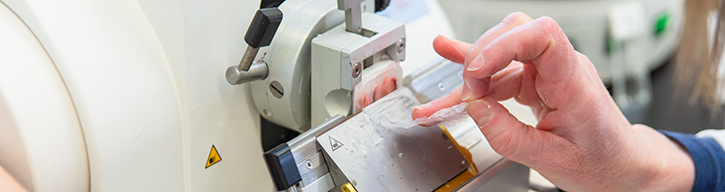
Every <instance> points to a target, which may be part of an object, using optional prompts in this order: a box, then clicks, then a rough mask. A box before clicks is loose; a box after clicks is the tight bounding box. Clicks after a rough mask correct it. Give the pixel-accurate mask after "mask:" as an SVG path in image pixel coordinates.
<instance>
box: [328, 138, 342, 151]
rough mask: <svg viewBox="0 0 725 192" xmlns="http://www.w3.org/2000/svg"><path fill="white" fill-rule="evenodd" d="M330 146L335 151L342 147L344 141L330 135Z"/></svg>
mask: <svg viewBox="0 0 725 192" xmlns="http://www.w3.org/2000/svg"><path fill="white" fill-rule="evenodd" d="M330 146H331V147H332V151H335V150H337V149H339V148H340V147H342V142H340V141H338V140H337V139H335V138H332V137H330Z"/></svg>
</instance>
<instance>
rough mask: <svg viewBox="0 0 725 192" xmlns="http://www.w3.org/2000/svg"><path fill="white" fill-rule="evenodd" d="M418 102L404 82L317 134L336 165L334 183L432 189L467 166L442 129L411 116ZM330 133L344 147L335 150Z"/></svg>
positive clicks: (378, 188)
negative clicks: (400, 86) (413, 119)
mask: <svg viewBox="0 0 725 192" xmlns="http://www.w3.org/2000/svg"><path fill="white" fill-rule="evenodd" d="M419 104H420V103H419V102H418V101H417V99H416V98H415V97H414V96H413V93H412V92H410V90H409V89H407V88H402V89H399V90H397V91H395V92H393V93H391V94H390V95H388V96H386V97H384V99H383V100H380V101H378V102H375V103H373V104H372V105H370V106H368V107H367V108H365V110H364V111H363V112H361V113H359V114H357V115H355V116H353V117H351V118H349V119H348V120H346V121H345V122H343V123H341V124H340V125H338V126H336V127H335V128H334V129H331V130H329V131H327V132H325V133H323V134H321V135H320V136H318V138H317V142H318V143H319V145H320V146H321V147H322V148H323V150H324V154H326V156H325V158H326V159H327V162H328V163H331V162H332V163H334V164H335V165H336V167H337V168H336V170H333V168H331V172H332V173H333V175H332V176H333V180H334V181H335V183H347V182H350V183H352V184H353V185H354V187H355V188H356V189H357V190H359V191H416V190H417V191H433V190H435V189H436V188H438V187H439V186H440V185H442V184H444V183H446V182H447V181H448V180H450V179H451V178H453V177H455V176H456V175H458V174H459V173H461V172H463V171H464V170H466V169H467V168H468V167H469V164H468V162H467V161H466V159H465V158H464V157H463V155H461V153H460V152H459V151H458V150H457V149H456V148H455V147H452V146H453V145H454V144H453V143H452V142H451V140H450V139H449V138H448V137H447V136H446V135H445V133H444V132H443V131H442V130H441V129H439V128H437V127H420V126H417V125H415V124H414V123H413V122H412V120H411V119H410V112H411V111H412V107H414V106H416V105H419ZM406 118H407V119H406ZM331 138H334V139H335V140H338V141H339V142H341V143H342V147H340V148H339V149H337V150H334V151H333V148H334V146H333V145H331V144H330V142H329V141H330V139H331ZM336 171H339V173H340V175H337V174H335V172H336Z"/></svg>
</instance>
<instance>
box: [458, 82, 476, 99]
mask: <svg viewBox="0 0 725 192" xmlns="http://www.w3.org/2000/svg"><path fill="white" fill-rule="evenodd" d="M463 84H464V85H466V86H465V87H463V90H461V100H462V101H468V100H470V99H471V97H473V93H472V92H471V84H469V83H468V81H467V80H464V81H463Z"/></svg>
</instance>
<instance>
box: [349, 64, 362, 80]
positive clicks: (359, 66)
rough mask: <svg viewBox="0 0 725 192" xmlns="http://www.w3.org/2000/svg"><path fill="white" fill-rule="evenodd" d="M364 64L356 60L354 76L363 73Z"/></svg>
mask: <svg viewBox="0 0 725 192" xmlns="http://www.w3.org/2000/svg"><path fill="white" fill-rule="evenodd" d="M362 70H363V66H362V64H360V62H355V65H353V66H352V78H357V77H359V76H360V74H361V73H362Z"/></svg>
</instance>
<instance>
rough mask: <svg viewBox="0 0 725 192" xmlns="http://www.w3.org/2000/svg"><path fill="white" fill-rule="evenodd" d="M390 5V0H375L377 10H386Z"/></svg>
mask: <svg viewBox="0 0 725 192" xmlns="http://www.w3.org/2000/svg"><path fill="white" fill-rule="evenodd" d="M388 5H390V0H375V12H381V11H383V10H385V8H388Z"/></svg>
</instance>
